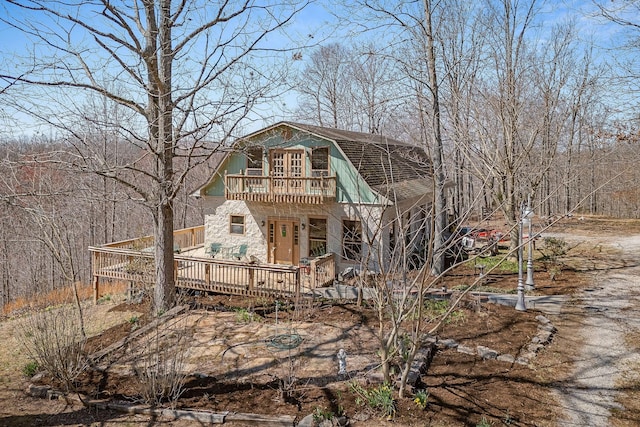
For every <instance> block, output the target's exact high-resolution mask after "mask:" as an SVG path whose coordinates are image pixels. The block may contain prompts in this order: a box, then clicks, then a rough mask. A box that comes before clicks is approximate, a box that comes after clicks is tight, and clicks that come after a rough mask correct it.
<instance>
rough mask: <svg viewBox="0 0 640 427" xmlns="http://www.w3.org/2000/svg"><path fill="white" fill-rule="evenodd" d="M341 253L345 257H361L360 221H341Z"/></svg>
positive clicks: (354, 258) (357, 258) (356, 259)
mask: <svg viewBox="0 0 640 427" xmlns="http://www.w3.org/2000/svg"><path fill="white" fill-rule="evenodd" d="M342 255H343V256H344V258H345V259H350V260H353V261H359V260H360V258H361V257H362V226H361V224H360V221H352V220H347V219H345V220H343V221H342Z"/></svg>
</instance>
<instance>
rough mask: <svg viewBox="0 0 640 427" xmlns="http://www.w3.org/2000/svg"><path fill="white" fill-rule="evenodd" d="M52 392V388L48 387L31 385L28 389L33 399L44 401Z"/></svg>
mask: <svg viewBox="0 0 640 427" xmlns="http://www.w3.org/2000/svg"><path fill="white" fill-rule="evenodd" d="M50 390H51V387H49V386H48V385H35V384H29V387H27V394H28V395H29V396H32V397H38V398H41V399H44V398H45V397H47V393H49V391H50Z"/></svg>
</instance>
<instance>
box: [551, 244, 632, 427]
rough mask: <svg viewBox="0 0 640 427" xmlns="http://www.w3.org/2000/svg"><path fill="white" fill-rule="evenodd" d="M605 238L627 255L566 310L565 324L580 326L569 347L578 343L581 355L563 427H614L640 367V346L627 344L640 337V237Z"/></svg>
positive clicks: (565, 394)
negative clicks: (627, 386) (615, 416)
mask: <svg viewBox="0 0 640 427" xmlns="http://www.w3.org/2000/svg"><path fill="white" fill-rule="evenodd" d="M584 239H585V240H587V239H593V238H588V237H585V238H584ZM599 240H600V241H602V242H603V243H605V244H607V245H612V246H614V247H615V246H618V247H619V249H620V250H621V255H620V257H619V258H617V259H616V260H615V263H614V264H613V265H611V266H609V267H608V268H606V267H599V269H598V270H597V272H596V273H594V277H593V282H592V283H593V285H592V286H591V287H590V288H587V289H584V290H583V291H582V292H581V293H580V294H578V295H576V297H575V300H574V301H573V302H574V303H575V304H569V305H566V306H565V307H566V308H565V309H563V313H562V316H563V317H564V319H563V320H566V321H567V322H568V324H569V325H572V326H574V328H575V329H572V330H571V331H570V332H568V333H567V335H568V336H569V342H568V343H567V345H574V344H575V346H577V347H576V348H579V351H577V352H576V354H579V356H578V357H576V360H575V362H574V370H573V373H572V375H571V376H570V378H569V379H568V381H564V382H562V383H561V384H560V390H559V395H560V396H559V400H560V402H561V404H562V405H563V407H564V409H565V413H566V418H565V419H564V420H561V421H560V422H559V425H561V426H609V425H611V424H610V421H609V416H610V415H611V412H612V411H613V410H616V409H620V410H624V408H622V407H621V406H620V404H619V403H617V402H616V398H617V397H618V396H619V393H620V392H621V391H620V389H621V384H624V383H628V381H629V380H631V379H634V378H637V376H638V367H640V354H638V352H637V345H635V346H634V345H633V343H632V342H630V340H628V339H627V340H626V341H625V337H628V336H636V337H637V336H639V335H638V334H639V333H640V235H636V236H630V237H625V238H618V239H615V240H613V239H607V240H603V239H599Z"/></svg>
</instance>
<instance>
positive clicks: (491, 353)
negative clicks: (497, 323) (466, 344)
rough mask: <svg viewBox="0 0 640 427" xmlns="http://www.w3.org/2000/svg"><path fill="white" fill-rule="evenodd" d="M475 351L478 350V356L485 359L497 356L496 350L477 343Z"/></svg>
mask: <svg viewBox="0 0 640 427" xmlns="http://www.w3.org/2000/svg"><path fill="white" fill-rule="evenodd" d="M476 351H477V352H478V356H480V357H481V358H483V359H485V360H493V359H495V358H497V357H498V352H497V351H495V350H494V349H492V348H489V347H485V346H482V345H479V346H477V347H476Z"/></svg>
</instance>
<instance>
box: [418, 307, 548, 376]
mask: <svg viewBox="0 0 640 427" xmlns="http://www.w3.org/2000/svg"><path fill="white" fill-rule="evenodd" d="M536 320H537V321H538V332H537V333H536V335H535V336H534V337H533V338H532V339H531V342H530V343H529V344H528V345H527V346H526V347H525V348H523V349H522V350H521V351H520V353H519V354H518V356H517V357H514V356H513V355H511V354H508V353H504V354H500V353H499V352H498V351H496V350H493V349H491V348H489V347H485V346H482V345H479V346H476V347H475V348H473V347H469V346H465V345H461V344H459V343H458V342H457V341H456V340H453V339H444V340H438V339H437V338H436V337H428V338H427V342H431V343H433V344H435V345H437V347H438V349H454V348H455V349H456V351H457V352H458V353H464V354H470V355H476V356H478V357H480V358H482V359H483V360H497V361H499V362H506V363H511V364H513V363H517V364H519V365H528V364H529V362H530V361H531V360H532V359H533V358H535V357H536V355H537V354H538V352H539V351H540V350H542V349H543V348H545V347H546V346H547V345H549V344H551V341H552V340H553V336H554V335H555V333H556V332H557V329H556V327H555V326H553V324H552V323H551V321H550V320H549V319H548V318H546V317H545V316H543V315H541V314H539V315H537V316H536Z"/></svg>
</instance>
